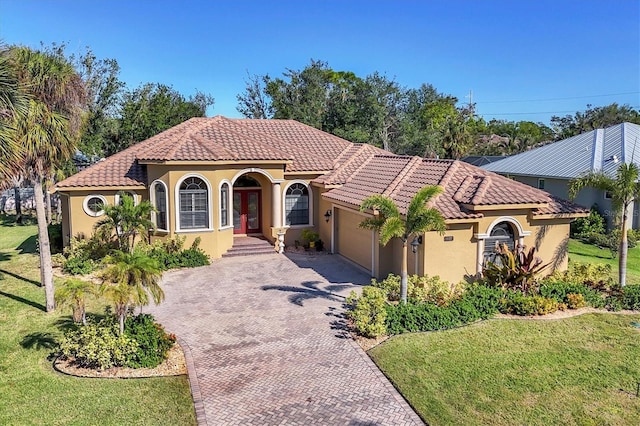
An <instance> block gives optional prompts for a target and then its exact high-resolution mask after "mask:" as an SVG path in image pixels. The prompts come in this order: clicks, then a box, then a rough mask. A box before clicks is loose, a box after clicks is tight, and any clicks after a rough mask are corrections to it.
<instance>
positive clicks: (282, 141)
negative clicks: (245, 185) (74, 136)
mask: <svg viewBox="0 0 640 426" xmlns="http://www.w3.org/2000/svg"><path fill="white" fill-rule="evenodd" d="M371 148H373V147H371ZM375 149H377V148H375ZM353 150H354V144H352V143H351V142H348V141H346V140H344V139H340V138H338V137H336V136H333V135H330V134H328V133H325V132H322V131H320V130H317V129H314V128H312V127H309V126H306V125H304V124H301V123H298V122H296V121H293V120H243V119H228V118H224V117H221V116H218V117H213V118H192V119H189V120H187V121H185V122H184V123H181V124H178V125H177V126H174V127H172V128H171V129H168V130H166V131H164V132H162V133H160V134H158V135H156V136H153V137H151V138H149V139H147V140H145V141H142V142H140V143H137V144H135V145H133V146H131V147H129V148H128V149H126V150H124V151H122V152H120V153H118V154H115V155H113V156H111V157H109V158H107V159H105V160H104V161H101V162H99V163H97V164H95V165H93V166H91V167H89V168H87V169H86V170H83V171H82V172H80V173H77V174H76V175H74V176H71V177H69V178H68V179H65V180H63V181H62V182H59V183H58V184H57V185H56V187H57V188H59V189H62V188H80V187H104V186H139V187H143V186H145V185H146V184H147V177H146V166H145V165H143V164H140V163H139V162H140V161H243V160H274V161H282V163H283V165H284V164H286V171H287V172H305V171H318V172H327V171H331V170H333V169H334V168H336V167H338V166H339V165H340V164H342V163H344V162H346V161H347V160H348V158H349V154H348V152H350V151H353ZM360 150H363V148H360ZM364 150H369V148H364ZM355 151H358V149H357V148H356V149H355ZM383 152H384V151H383Z"/></svg>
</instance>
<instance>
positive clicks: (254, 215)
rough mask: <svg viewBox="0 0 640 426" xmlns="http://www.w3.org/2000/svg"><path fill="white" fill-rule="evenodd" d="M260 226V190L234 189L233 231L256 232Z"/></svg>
mask: <svg viewBox="0 0 640 426" xmlns="http://www.w3.org/2000/svg"><path fill="white" fill-rule="evenodd" d="M260 232H261V227H260V191H259V190H255V189H235V188H234V190H233V233H234V234H256V233H260Z"/></svg>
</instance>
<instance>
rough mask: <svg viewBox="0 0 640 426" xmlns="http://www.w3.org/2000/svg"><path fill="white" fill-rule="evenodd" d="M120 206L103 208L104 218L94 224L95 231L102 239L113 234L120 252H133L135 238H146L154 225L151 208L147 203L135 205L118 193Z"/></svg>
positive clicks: (132, 201)
mask: <svg viewBox="0 0 640 426" xmlns="http://www.w3.org/2000/svg"><path fill="white" fill-rule="evenodd" d="M120 200H121V201H120V204H119V205H114V206H104V218H103V219H102V220H100V221H99V222H98V223H97V224H96V231H98V233H99V235H101V236H102V237H103V238H105V239H107V238H111V236H112V235H113V233H115V235H116V239H117V240H118V247H119V248H120V250H123V251H127V250H128V251H129V252H133V249H134V247H135V242H136V236H137V235H141V236H142V238H147V237H148V235H149V230H150V229H154V228H155V225H154V223H153V222H151V212H152V211H153V209H154V208H153V206H152V205H151V203H150V202H149V201H143V202H141V203H139V204H138V205H136V204H135V202H134V200H133V197H131V196H130V195H129V194H125V193H120Z"/></svg>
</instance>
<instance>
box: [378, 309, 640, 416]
mask: <svg viewBox="0 0 640 426" xmlns="http://www.w3.org/2000/svg"><path fill="white" fill-rule="evenodd" d="M634 321H636V322H637V321H640V315H616V314H589V315H583V316H579V317H574V318H570V319H564V320H504V319H495V320H489V321H484V322H481V323H476V324H474V325H471V326H468V327H463V328H459V329H455V330H448V331H441V332H430V333H419V334H417V333H416V334H406V335H400V336H396V337H393V338H392V339H390V340H388V341H387V342H385V343H383V344H382V345H380V346H378V347H376V348H374V349H372V350H371V351H370V352H369V354H370V356H371V358H373V360H374V361H375V362H376V364H377V365H378V366H379V367H380V368H381V369H382V371H383V372H384V374H385V375H386V376H387V377H389V378H390V380H391V381H392V382H393V383H394V385H395V386H396V387H397V388H398V389H399V390H400V392H401V393H402V394H403V395H404V396H405V398H407V400H408V401H409V402H410V404H411V405H412V406H413V407H414V408H415V409H416V411H417V412H418V413H419V414H420V416H421V417H422V418H423V419H424V420H425V421H426V422H427V423H429V424H434V425H442V424H468V425H473V424H491V425H515V424H527V425H536V424H539V425H550V424H611V425H614V424H615V425H618V424H620V425H621V424H627V425H632V424H640V398H637V397H636V396H635V392H636V386H637V383H638V382H639V381H640V364H639V363H638V359H640V330H639V329H637V328H634V327H633V326H631V325H630V323H631V322H634Z"/></svg>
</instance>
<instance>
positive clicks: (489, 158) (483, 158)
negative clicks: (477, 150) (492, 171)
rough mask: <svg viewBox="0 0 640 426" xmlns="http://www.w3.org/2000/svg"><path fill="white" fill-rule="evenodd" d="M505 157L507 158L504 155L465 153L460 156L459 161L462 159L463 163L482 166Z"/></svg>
mask: <svg viewBox="0 0 640 426" xmlns="http://www.w3.org/2000/svg"><path fill="white" fill-rule="evenodd" d="M505 158H507V156H506V155H467V156H466V157H462V158H461V159H460V161H464V162H465V163H469V164H471V165H473V166H478V167H482V166H484V165H485V164H489V163H493V162H496V161H500V160H502V159H505Z"/></svg>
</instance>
